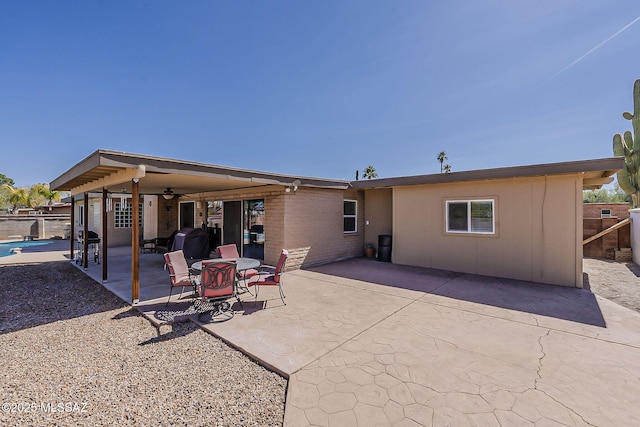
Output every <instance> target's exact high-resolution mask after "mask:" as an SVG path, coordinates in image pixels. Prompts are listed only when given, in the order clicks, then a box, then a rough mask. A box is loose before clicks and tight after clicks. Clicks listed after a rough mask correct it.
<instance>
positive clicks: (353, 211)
mask: <svg viewBox="0 0 640 427" xmlns="http://www.w3.org/2000/svg"><path fill="white" fill-rule="evenodd" d="M343 204H344V232H345V233H355V232H356V231H358V230H357V224H358V221H357V212H358V202H356V201H355V200H343Z"/></svg>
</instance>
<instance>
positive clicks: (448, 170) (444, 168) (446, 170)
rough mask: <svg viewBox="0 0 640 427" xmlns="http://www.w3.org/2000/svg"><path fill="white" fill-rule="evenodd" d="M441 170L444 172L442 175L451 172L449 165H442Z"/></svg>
mask: <svg viewBox="0 0 640 427" xmlns="http://www.w3.org/2000/svg"><path fill="white" fill-rule="evenodd" d="M442 170H444V173H449V172H451V165H449V164H446V165H444V167H443V168H442ZM440 173H442V172H440Z"/></svg>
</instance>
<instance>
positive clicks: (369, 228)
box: [364, 188, 393, 249]
mask: <svg viewBox="0 0 640 427" xmlns="http://www.w3.org/2000/svg"><path fill="white" fill-rule="evenodd" d="M364 212H365V218H364V219H365V226H364V241H365V243H371V244H373V245H374V246H375V247H376V249H377V247H378V235H380V234H392V232H393V190H392V189H390V188H385V189H375V190H367V191H366V192H365V194H364ZM367 221H368V224H367Z"/></svg>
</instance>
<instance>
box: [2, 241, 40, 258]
mask: <svg viewBox="0 0 640 427" xmlns="http://www.w3.org/2000/svg"><path fill="white" fill-rule="evenodd" d="M49 243H51V242H4V243H0V257H4V256H9V255H13V252H11V249H13V248H26V247H29V246H42V245H48V244H49Z"/></svg>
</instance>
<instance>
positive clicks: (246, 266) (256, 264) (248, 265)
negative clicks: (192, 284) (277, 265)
mask: <svg viewBox="0 0 640 427" xmlns="http://www.w3.org/2000/svg"><path fill="white" fill-rule="evenodd" d="M228 261H235V262H236V271H245V270H251V269H252V268H254V269H257V268H260V261H259V260H257V259H254V258H244V257H240V258H212V259H205V260H202V261H197V262H194V263H193V264H191V269H192V270H194V272H200V271H202V263H203V262H228Z"/></svg>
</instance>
